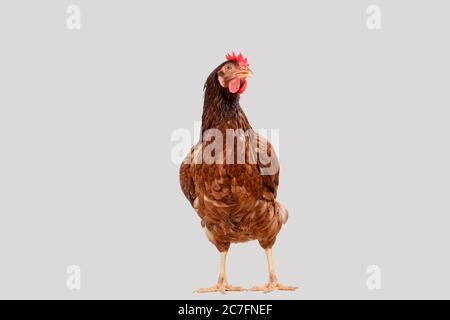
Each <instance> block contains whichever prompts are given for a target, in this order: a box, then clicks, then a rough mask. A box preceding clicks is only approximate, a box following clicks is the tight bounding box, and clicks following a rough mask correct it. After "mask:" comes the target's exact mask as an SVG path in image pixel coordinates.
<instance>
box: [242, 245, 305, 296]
mask: <svg viewBox="0 0 450 320" xmlns="http://www.w3.org/2000/svg"><path fill="white" fill-rule="evenodd" d="M265 251H266V256H267V264H268V265H269V283H267V284H264V285H262V286H258V287H253V288H251V289H250V290H251V291H263V292H271V291H274V290H286V291H294V290H296V289H297V287H294V286H285V285H282V284H281V283H279V282H278V279H277V276H276V275H275V268H274V266H273V258H272V249H265Z"/></svg>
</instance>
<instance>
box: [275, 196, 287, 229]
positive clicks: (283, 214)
mask: <svg viewBox="0 0 450 320" xmlns="http://www.w3.org/2000/svg"><path fill="white" fill-rule="evenodd" d="M275 206H276V210H277V212H278V217H279V218H280V221H281V222H282V223H283V224H284V223H286V222H287V221H288V218H289V212H288V210H287V209H286V208H285V207H284V206H283V205H282V204H281V203H279V202H278V201H276V202H275Z"/></svg>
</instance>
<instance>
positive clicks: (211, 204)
mask: <svg viewBox="0 0 450 320" xmlns="http://www.w3.org/2000/svg"><path fill="white" fill-rule="evenodd" d="M250 75H251V71H250V69H249V68H248V64H247V59H246V58H244V57H243V56H242V55H241V54H239V55H235V54H232V55H230V54H229V55H227V60H226V61H225V62H223V63H221V64H220V65H219V66H218V67H217V68H216V69H214V71H213V72H211V74H210V75H209V77H208V79H207V80H206V83H205V86H204V105H203V115H202V126H201V137H202V138H201V139H200V142H199V143H197V144H196V145H195V146H193V147H192V149H191V151H190V152H189V154H188V155H187V156H186V158H185V160H184V161H183V163H182V164H181V167H180V184H181V189H182V190H183V193H184V194H185V196H186V197H187V199H188V200H189V202H190V203H191V205H192V206H193V208H194V209H195V211H196V212H197V214H198V215H199V216H200V219H201V226H202V227H203V229H204V231H205V233H206V236H207V238H208V239H209V240H210V241H211V242H212V243H213V244H214V245H215V246H216V248H217V249H218V250H219V252H220V255H221V264H220V275H219V279H218V282H217V284H216V285H215V286H213V287H211V288H203V289H199V290H198V291H197V292H214V291H220V292H225V291H240V290H243V289H242V288H240V287H234V286H231V285H229V284H228V282H227V278H226V273H225V264H226V256H227V252H228V249H229V248H230V244H231V243H239V242H246V241H250V240H258V241H259V243H260V245H261V246H262V247H263V248H264V250H265V252H266V255H267V261H268V266H269V282H268V283H267V284H265V285H263V286H258V287H253V288H252V289H251V290H256V291H259V290H261V291H266V292H267V291H272V290H277V289H278V290H295V289H296V287H293V286H285V285H282V284H280V283H279V282H278V280H277V277H276V275H275V270H274V265H273V259H272V251H271V248H272V246H273V244H274V243H275V239H276V237H277V234H278V232H279V231H280V229H281V226H282V225H283V223H285V222H286V221H287V218H288V213H287V210H286V209H285V208H284V207H283V206H282V205H281V204H280V203H279V202H278V201H276V200H275V199H276V196H277V188H278V177H279V166H278V159H277V157H276V155H275V152H274V150H273V149H272V145H271V144H270V143H269V142H268V141H267V140H266V139H264V138H263V137H262V136H260V135H258V134H257V133H256V132H255V131H254V130H253V129H252V127H251V125H250V123H249V121H248V120H247V117H246V115H245V113H244V111H243V110H242V109H241V107H240V104H239V97H240V95H241V94H242V93H243V92H244V91H245V89H246V87H247V78H248V77H249V76H250Z"/></svg>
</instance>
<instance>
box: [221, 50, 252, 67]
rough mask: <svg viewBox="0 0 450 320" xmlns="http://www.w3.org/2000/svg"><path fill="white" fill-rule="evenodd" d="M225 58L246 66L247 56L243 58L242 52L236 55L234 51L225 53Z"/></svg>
mask: <svg viewBox="0 0 450 320" xmlns="http://www.w3.org/2000/svg"><path fill="white" fill-rule="evenodd" d="M225 58H226V59H227V60H228V61H236V62H237V63H238V64H239V66H240V67H245V68H247V67H248V62H247V58H244V56H243V55H242V53H239V54H238V55H236V54H235V53H234V52H232V53H227V55H226V56H225Z"/></svg>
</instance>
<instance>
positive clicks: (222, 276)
mask: <svg viewBox="0 0 450 320" xmlns="http://www.w3.org/2000/svg"><path fill="white" fill-rule="evenodd" d="M227 254H228V251H223V252H221V253H220V273H219V280H217V284H216V285H215V286H213V287H210V288H200V289H198V290H197V291H196V292H197V293H207V292H221V293H225V292H226V291H244V289H243V288H241V287H235V286H230V285H229V284H228V282H227V276H226V273H225V265H226V263H227Z"/></svg>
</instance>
